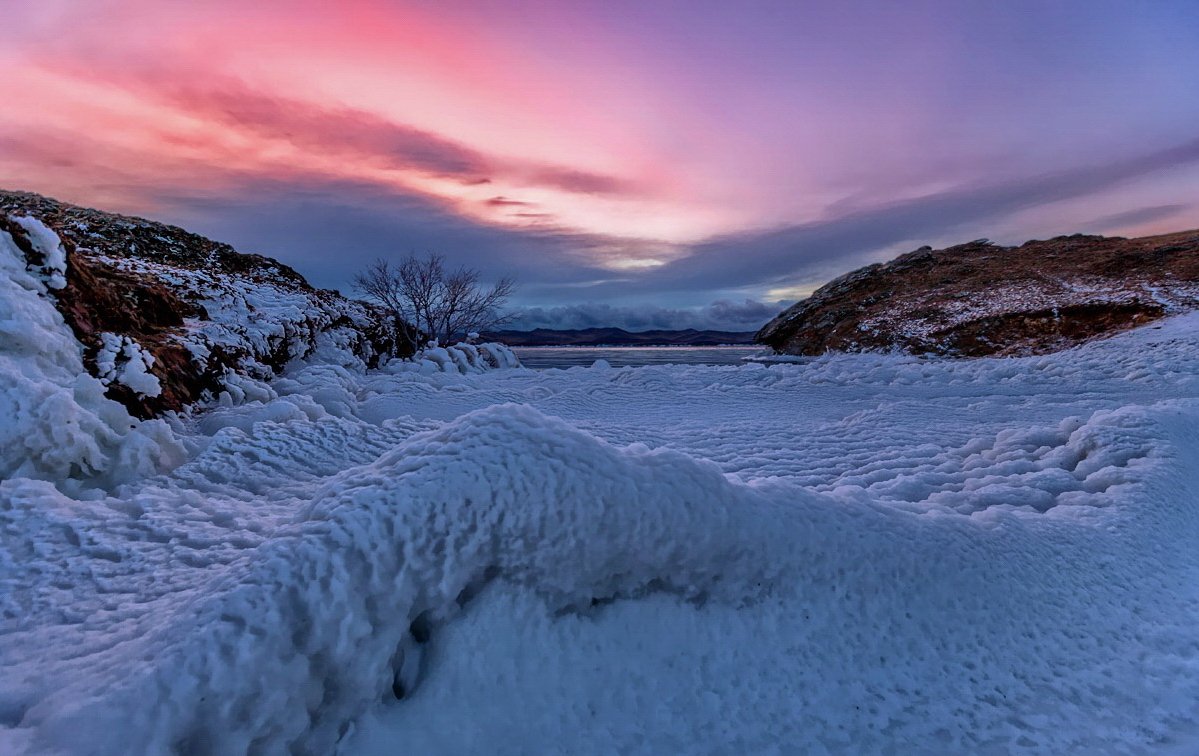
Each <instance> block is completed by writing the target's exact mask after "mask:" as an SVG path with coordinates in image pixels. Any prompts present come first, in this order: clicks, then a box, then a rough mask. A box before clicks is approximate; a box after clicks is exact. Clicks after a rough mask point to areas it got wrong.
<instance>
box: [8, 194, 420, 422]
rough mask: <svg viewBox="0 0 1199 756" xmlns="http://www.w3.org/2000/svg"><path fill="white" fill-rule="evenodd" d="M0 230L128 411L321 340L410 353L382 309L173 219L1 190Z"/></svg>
mask: <svg viewBox="0 0 1199 756" xmlns="http://www.w3.org/2000/svg"><path fill="white" fill-rule="evenodd" d="M0 233H6V234H8V235H9V236H10V237H11V238H12V240H13V242H14V243H15V244H16V246H17V247H18V248H19V249H20V250H21V251H22V252H23V253H24V255H25V258H26V261H27V265H28V266H29V268H30V269H39V270H42V271H43V274H44V275H45V276H47V291H48V292H49V296H51V297H52V298H53V299H54V303H55V306H56V308H57V309H58V311H59V312H60V313H61V314H62V316H63V319H64V320H65V321H66V323H67V324H68V325H69V326H70V327H71V330H72V331H73V332H74V334H75V337H76V338H77V339H78V340H79V342H80V344H81V345H82V350H83V358H84V364H85V366H86V368H87V369H88V371H89V372H91V374H92V375H94V376H96V377H97V378H99V379H100V380H101V381H104V382H105V384H106V385H107V387H108V396H109V398H111V399H115V400H117V401H119V402H121V403H122V404H124V405H125V406H126V407H127V408H128V409H129V411H130V412H131V413H132V414H134V415H136V416H138V417H142V418H146V417H151V416H155V415H158V414H161V413H162V412H164V411H168V410H181V409H183V408H185V407H187V406H188V405H190V404H192V403H193V402H195V401H197V400H200V399H202V398H212V397H215V396H217V395H219V394H220V392H221V391H224V390H230V387H231V386H233V387H234V388H232V390H234V391H235V390H236V388H235V384H236V377H237V376H238V375H251V376H254V377H256V378H269V377H271V375H273V374H274V372H275V371H277V370H279V369H280V368H281V367H282V366H283V365H284V364H286V363H287V362H288V361H289V360H291V359H293V358H297V357H304V356H306V355H308V354H309V353H311V352H312V351H313V350H316V349H318V348H320V346H321V345H322V343H326V342H328V343H330V344H333V345H336V346H338V347H341V348H343V349H346V350H348V351H349V352H351V353H352V354H354V355H356V356H357V357H358V358H360V359H361V360H363V361H364V362H365V363H367V364H368V365H370V366H374V365H376V364H377V363H378V362H379V361H380V360H381V359H384V358H386V357H390V356H399V357H406V356H409V355H410V354H411V349H410V348H407V347H406V346H405V345H406V344H407V343H408V342H407V340H406V339H403V338H401V339H398V340H397V339H396V337H395V330H396V329H395V327H394V325H393V324H392V322H391V319H390V317H389V316H388V315H387V314H385V313H384V312H383V311H382V310H380V309H378V308H376V307H374V306H372V305H370V304H367V303H365V302H359V301H356V300H352V299H347V298H346V297H343V296H342V295H340V294H338V293H337V292H335V291H329V290H322V289H314V288H313V287H311V286H309V284H308V282H307V281H305V280H304V277H303V276H301V275H300V274H299V273H297V272H296V271H294V270H292V269H291V268H289V267H287V266H286V265H283V264H282V263H279V262H277V261H275V260H272V259H270V258H266V257H262V256H260V255H247V254H242V253H239V252H237V251H235V250H234V249H233V248H232V247H230V246H229V245H227V244H222V243H219V242H214V241H211V240H209V239H205V238H204V237H202V236H197V235H196V234H191V233H188V232H187V231H184V230H183V229H180V228H177V227H175V226H168V225H165V224H161V223H155V222H153V221H148V220H143V219H141V218H132V217H126V216H121V215H114V214H112V213H105V212H100V211H97V210H90V209H87V208H82V207H77V206H74V205H69V204H66V203H62V202H58V201H56V200H52V199H49V198H46V197H42V196H39V195H36V194H30V193H27V192H12V191H0Z"/></svg>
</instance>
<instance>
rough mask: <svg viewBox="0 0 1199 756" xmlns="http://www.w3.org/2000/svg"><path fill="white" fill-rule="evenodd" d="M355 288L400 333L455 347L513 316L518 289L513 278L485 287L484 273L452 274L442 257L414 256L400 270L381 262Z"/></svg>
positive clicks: (359, 277) (462, 270)
mask: <svg viewBox="0 0 1199 756" xmlns="http://www.w3.org/2000/svg"><path fill="white" fill-rule="evenodd" d="M354 288H355V289H357V290H358V291H359V292H361V293H363V294H365V295H366V296H368V297H370V298H371V299H373V300H375V301H376V302H378V303H379V304H380V305H382V306H383V307H385V308H386V309H387V310H388V311H390V312H391V314H392V316H393V317H394V318H395V319H396V326H397V330H398V332H400V333H411V332H412V330H413V329H412V328H404V327H402V324H404V323H410V324H411V325H412V326H413V328H415V330H416V331H417V332H418V333H413V334H412V335H411V336H410V337H409V338H410V339H413V340H414V341H413V344H412V346H413V347H414V348H416V347H419V344H418V343H416V340H419V339H422V338H428V339H438V340H439V341H440V342H441V343H443V344H449V343H451V342H452V341H453V339H454V338H455V337H460V336H465V335H467V334H469V333H471V332H472V331H482V330H485V329H488V328H494V327H496V326H497V325H501V324H502V323H505V322H507V321H508V320H509V319H510V318H511V316H510V315H505V314H504V313H503V311H502V308H503V307H504V304H505V303H506V302H507V301H508V297H510V296H511V295H512V292H513V290H514V289H515V288H516V286H515V284H514V283H513V281H512V279H510V278H508V277H506V276H505V277H504V278H501V279H500V280H499V281H497V282H496V283H495V284H494V285H493V286H492V287H491V288H489V289H486V288H483V287H482V286H481V285H480V284H479V271H477V270H474V269H473V268H466V267H460V268H458V269H457V270H454V271H450V272H448V273H447V272H446V270H445V261H444V259H443V258H442V256H441V255H435V254H429V255H426V256H425V257H423V258H420V257H417V256H416V255H409V256H408V257H406V258H405V259H404V260H402V261H401V262H400V263H399V264H398V265H392V264H391V263H389V262H388V261H387V260H383V259H379V260H375V261H374V262H373V263H371V264H370V265H369V266H368V267H367V268H366V270H364V271H362V272H361V273H359V274H358V275H356V276H355V277H354Z"/></svg>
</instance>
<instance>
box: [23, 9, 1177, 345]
mask: <svg viewBox="0 0 1199 756" xmlns="http://www.w3.org/2000/svg"><path fill="white" fill-rule="evenodd" d="M4 13H5V22H6V23H5V25H6V27H7V28H8V33H6V34H5V35H3V41H0V70H2V71H3V72H4V73H2V74H0V97H3V101H4V102H5V108H3V109H2V110H0V186H3V187H5V188H19V189H29V190H33V191H39V192H43V193H46V194H50V195H52V196H56V197H58V198H60V199H64V200H68V201H72V202H77V203H80V204H85V205H92V206H98V207H102V208H106V209H113V210H119V211H123V212H131V213H136V214H141V215H146V216H149V217H152V218H156V219H161V220H166V221H170V222H174V223H179V224H181V225H184V226H186V227H188V228H189V229H191V230H195V231H198V232H200V233H204V234H206V235H209V236H212V237H215V238H218V239H221V240H224V241H229V242H231V243H233V244H234V245H235V246H237V247H238V248H239V249H242V250H244V251H255V252H261V253H264V254H268V255H272V256H274V257H278V258H279V259H281V260H283V261H285V262H288V263H290V264H292V265H293V266H295V267H296V268H297V269H299V270H300V271H301V272H302V273H304V274H305V275H307V276H308V277H309V278H310V279H311V280H312V281H313V282H314V283H316V284H318V285H323V286H335V287H343V286H344V285H345V284H346V282H347V281H348V280H349V279H350V277H351V276H352V274H353V272H354V270H355V269H356V268H357V267H358V266H361V265H362V264H364V263H366V262H367V261H369V260H371V259H372V258H374V257H376V256H380V255H403V254H406V253H407V252H409V251H418V252H419V251H425V250H432V251H439V252H441V253H443V254H445V255H446V256H447V257H448V258H450V259H451V260H452V261H459V262H463V263H468V264H471V265H474V266H476V267H479V268H480V269H482V270H483V272H484V274H485V275H488V276H492V275H500V274H504V273H507V274H511V275H513V276H514V277H515V278H517V280H518V281H519V282H520V284H521V289H520V295H519V300H520V301H519V303H520V304H522V305H526V306H530V307H536V308H538V309H536V310H534V311H531V312H530V313H529V317H528V318H527V319H526V324H527V325H530V326H532V325H552V324H553V323H555V322H561V323H562V324H563V325H573V326H581V325H588V324H590V325H607V324H612V325H625V326H631V327H637V326H638V324H644V325H643V326H642V327H651V326H654V327H662V326H669V325H670V324H672V323H677V324H680V325H683V324H689V325H698V326H708V327H721V326H724V327H738V328H742V327H743V328H752V327H754V324H755V321H758V320H761V319H762V314H763V312H767V311H769V309H770V308H769V307H767V308H766V309H765V310H763V309H762V308H761V307H760V306H759V305H755V304H754V303H755V302H769V303H773V302H776V301H778V300H784V299H786V300H790V299H795V298H797V297H799V296H803V295H804V294H806V293H807V292H809V291H811V289H813V288H814V287H815V286H817V285H819V284H820V283H822V282H824V281H825V280H827V279H828V278H829V277H831V276H833V275H836V274H839V273H842V272H845V271H846V270H849V269H851V268H854V267H857V266H859V265H862V264H865V263H868V262H873V261H876V260H879V259H885V258H887V257H890V256H892V255H894V254H896V253H898V252H902V251H906V250H909V249H912V248H915V247H918V246H920V245H922V244H932V245H934V246H941V245H945V244H951V243H955V242H959V241H965V240H970V239H974V238H978V237H982V236H986V237H989V238H992V239H995V240H997V241H1001V242H1005V243H1017V242H1022V241H1024V240H1026V239H1029V238H1044V237H1047V236H1052V235H1056V234H1062V233H1074V232H1080V231H1081V232H1095V233H1109V234H1110V233H1114V234H1122V235H1132V234H1142V233H1155V232H1164V231H1170V230H1179V229H1183V228H1192V227H1196V226H1199V129H1197V128H1196V124H1199V76H1196V75H1195V73H1194V72H1195V71H1197V70H1199V4H1197V3H1195V2H1193V0H1192V1H1190V2H1174V3H1171V2H1153V3H1134V2H1122V3H1111V2H1102V1H1099V2H1096V1H1094V0H1091V1H1088V2H1039V3H1023V2H1002V3H1000V2H996V3H968V2H943V3H921V2H904V3H892V2H876V3H855V2H836V3H833V2H829V3H822V4H816V3H798V2H777V3H774V2H754V3H731V2H727V3H709V2H649V3H645V2H611V1H609V2H596V3H567V2H519V1H518V0H513V1H511V2H503V3H500V2H472V3H455V2H416V3H404V2H382V1H379V0H351V1H350V2H340V3H327V2H292V3H273V2H257V3H247V2H244V0H239V1H238V2H232V1H229V0H216V1H215V2H206V3H181V2H180V3H174V2H159V1H157V0H132V1H125V2H110V1H108V0H87V1H86V2H83V1H79V2H75V1H72V0H9V2H6V3H5V11H4ZM746 300H749V302H748V303H746ZM713 302H720V303H721V304H719V305H717V306H715V307H712V306H709V305H710V304H711V303H713ZM734 303H736V304H734Z"/></svg>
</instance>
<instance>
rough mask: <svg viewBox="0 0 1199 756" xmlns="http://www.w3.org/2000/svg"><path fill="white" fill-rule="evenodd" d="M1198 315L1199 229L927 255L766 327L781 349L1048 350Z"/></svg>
mask: <svg viewBox="0 0 1199 756" xmlns="http://www.w3.org/2000/svg"><path fill="white" fill-rule="evenodd" d="M1196 308H1199V230H1195V231H1184V232H1181V233H1176V234H1167V235H1163V236H1147V237H1143V238H1139V239H1125V238H1122V237H1102V236H1084V235H1082V234H1075V235H1074V236H1059V237H1057V238H1054V239H1048V240H1045V241H1030V242H1027V243H1025V244H1022V245H1021V246H1019V247H1001V246H998V245H996V244H991V243H990V242H988V241H987V240H986V239H981V240H979V241H974V242H970V243H969V244H961V245H958V246H956V247H949V248H948V249H940V250H933V249H931V248H929V247H922V248H921V249H918V250H916V251H915V252H909V253H908V254H906V255H900V256H899V257H897V258H895V259H894V260H891V261H890V262H888V263H884V264H876V265H868V266H866V267H864V268H861V269H859V270H855V271H853V272H852V273H848V274H846V275H844V276H842V277H840V278H838V279H836V280H834V281H830V282H829V283H827V284H825V285H824V286H822V287H821V288H820V289H818V290H817V291H816V292H815V293H813V294H812V296H811V297H808V298H807V299H805V300H803V301H801V302H798V303H796V304H794V305H792V306H791V307H789V308H787V309H786V310H785V311H783V312H782V313H781V314H779V315H778V316H777V317H776V318H774V319H773V320H772V321H770V322H769V323H767V324H766V325H765V326H764V327H763V328H762V329H761V330H760V331H759V332H758V334H757V340H758V341H759V342H761V343H763V344H766V345H768V346H770V347H772V348H774V349H775V350H776V351H777V352H779V353H785V354H791V355H809V356H812V355H818V354H823V353H824V352H826V351H849V352H859V351H905V352H910V353H914V354H943V355H953V356H964V357H979V356H987V355H1027V354H1041V353H1046V352H1053V351H1056V350H1059V349H1064V348H1067V347H1070V346H1074V345H1077V344H1079V343H1081V342H1084V341H1087V340H1088V339H1092V338H1097V337H1102V336H1110V335H1111V334H1113V333H1118V332H1120V331H1122V330H1126V329H1128V328H1134V327H1136V326H1139V325H1144V324H1145V323H1149V322H1151V321H1153V320H1156V319H1158V318H1161V317H1165V316H1167V315H1174V314H1178V313H1181V312H1187V311H1190V310H1194V309H1196Z"/></svg>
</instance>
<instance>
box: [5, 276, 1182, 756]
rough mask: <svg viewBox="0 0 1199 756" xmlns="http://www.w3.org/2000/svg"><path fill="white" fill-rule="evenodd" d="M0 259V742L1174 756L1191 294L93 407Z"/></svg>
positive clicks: (329, 371)
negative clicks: (966, 348)
mask: <svg viewBox="0 0 1199 756" xmlns="http://www.w3.org/2000/svg"><path fill="white" fill-rule="evenodd" d="M5 273H6V277H5V278H3V279H0V280H3V281H4V285H5V286H8V287H9V288H8V289H6V290H5V292H4V295H3V297H0V308H7V309H3V310H0V339H3V340H2V341H0V347H2V350H0V380H3V384H2V386H0V387H2V388H3V393H2V394H0V407H3V408H4V412H5V419H6V420H7V418H9V417H14V416H15V417H17V418H18V419H19V420H20V426H19V427H20V428H22V429H23V430H22V431H21V432H20V433H17V432H15V431H11V430H9V428H10V427H12V426H10V425H9V424H8V423H5V424H4V425H3V426H2V427H0V433H3V434H8V435H5V436H4V437H3V441H4V447H3V453H2V455H0V462H3V464H4V465H5V466H4V467H3V468H2V469H0V474H2V478H3V480H2V481H0V669H3V675H2V676H0V752H3V753H14V754H18V753H38V754H42V753H51V754H55V753H58V754H140V753H154V754H157V753H172V752H179V753H196V754H209V753H211V754H235V753H244V752H252V753H286V752H291V753H306V754H308V753H310V754H328V753H333V752H338V753H342V754H347V755H363V754H400V753H412V754H473V753H499V754H526V753H581V754H611V753H646V754H661V753H704V754H711V753H720V754H724V753H728V754H740V753H779V754H790V753H847V754H865V753H903V754H908V753H1054V754H1059V753H1080V754H1083V753H1085V754H1090V753H1129V754H1139V753H1157V752H1184V753H1185V752H1188V751H1190V752H1193V751H1194V750H1195V749H1196V747H1199V740H1195V739H1194V738H1195V730H1194V728H1193V727H1192V725H1191V723H1192V722H1193V721H1194V720H1195V718H1196V715H1199V569H1197V568H1199V557H1197V556H1196V549H1195V546H1196V544H1197V543H1199V508H1197V506H1196V505H1197V504H1199V501H1197V497H1199V317H1197V316H1182V317H1178V318H1173V319H1171V320H1168V321H1164V322H1162V324H1161V325H1160V326H1157V327H1150V328H1145V329H1141V330H1138V331H1133V332H1129V333H1126V334H1124V335H1121V336H1119V337H1116V338H1113V339H1110V340H1107V341H1103V342H1097V343H1094V344H1091V345H1088V346H1086V347H1083V348H1080V349H1076V350H1073V351H1070V352H1066V353H1062V354H1059V355H1056V356H1048V357H1036V358H1023V359H997V360H977V361H969V362H965V361H941V360H923V359H915V358H905V357H896V356H881V355H849V356H836V357H824V358H819V359H813V360H809V361H806V362H804V363H802V364H778V365H770V366H766V365H762V364H751V365H745V366H687V367H672V366H654V367H643V368H623V369H613V368H610V367H606V366H604V365H597V366H595V367H590V368H572V369H569V370H546V371H531V370H524V369H507V370H489V371H479V372H476V371H474V370H471V369H466V368H464V367H463V365H464V364H465V365H467V366H468V367H469V365H471V364H474V365H476V366H479V365H482V364H484V363H485V362H486V363H488V364H492V366H493V367H494V366H495V364H493V363H498V362H500V361H501V360H502V359H507V358H506V357H502V356H495V355H492V356H491V357H488V356H487V355H486V354H482V353H480V352H479V351H478V350H476V351H475V352H474V357H473V359H474V362H472V356H471V354H472V353H471V351H470V350H460V351H459V352H458V353H457V354H455V353H453V351H452V350H447V351H446V352H445V354H444V355H443V354H441V353H439V352H438V353H426V355H425V359H424V361H422V362H415V363H391V364H390V365H389V366H387V367H385V368H383V369H380V370H375V371H366V370H364V369H363V368H362V366H361V363H355V362H354V361H353V360H348V359H339V358H338V355H339V354H341V353H339V352H337V351H336V348H335V347H334V346H333V345H325V346H324V347H322V348H320V349H317V350H316V351H315V352H314V353H313V354H312V355H309V356H308V357H307V361H303V362H295V363H293V364H292V365H291V366H290V367H289V368H288V369H287V370H286V371H285V372H284V373H283V375H282V376H281V377H280V378H278V379H277V380H275V381H274V382H272V383H270V384H262V383H258V382H256V381H252V380H249V379H247V380H246V381H244V384H242V385H238V384H236V383H231V384H230V387H231V391H230V392H227V393H226V394H225V395H224V396H223V397H222V402H221V405H222V406H217V407H215V408H213V409H211V410H209V411H207V412H204V413H199V414H197V415H196V416H195V417H194V418H182V419H181V418H173V419H171V421H170V422H169V423H168V422H166V421H152V422H151V423H138V422H137V421H135V420H129V419H126V420H124V421H123V422H124V423H125V425H124V426H122V425H121V424H120V423H118V422H116V421H115V420H114V419H113V418H118V416H117V415H116V414H114V413H115V412H116V410H115V409H114V407H118V408H119V405H114V404H113V403H111V402H109V403H108V404H105V402H107V400H105V399H103V397H102V393H101V392H100V388H101V384H100V383H99V381H95V380H93V379H87V380H84V379H77V380H76V379H74V378H72V375H74V374H77V373H78V372H79V370H78V366H77V364H76V363H74V362H72V360H78V358H79V357H78V353H77V352H72V351H71V349H70V348H69V346H70V345H69V344H67V343H66V342H65V341H63V342H62V343H60V342H58V341H54V340H52V339H51V340H47V339H49V336H47V335H46V334H49V335H53V334H56V333H57V334H59V335H60V336H61V320H59V321H57V322H56V321H55V320H54V317H53V312H54V311H53V309H52V308H51V309H50V310H49V311H48V312H47V311H46V310H45V308H39V306H38V305H39V303H44V299H40V297H42V296H43V295H44V294H45V291H44V283H42V282H41V281H40V280H39V279H38V278H37V277H36V276H34V275H33V274H28V273H26V272H25V271H20V270H15V269H14V270H11V271H6V272H5ZM22 308H24V309H22ZM18 321H19V322H22V323H24V322H31V321H33V322H36V323H37V327H38V328H41V329H42V330H43V331H44V333H42V332H39V333H41V336H38V337H37V338H36V339H35V338H33V337H30V336H29V335H28V333H27V330H26V331H21V330H20V328H18V327H17V326H14V325H12V324H13V323H17V322H18ZM22 334H25V335H24V336H23V335H22ZM38 347H40V348H38ZM67 363H70V364H67ZM37 392H41V393H37ZM30 397H33V398H30ZM39 397H43V398H42V399H39ZM110 405H112V406H110ZM12 413H16V414H15V415H14V414H12ZM37 429H41V430H40V431H38V432H40V433H41V434H42V436H39V435H38V432H35V431H37ZM59 435H61V436H62V440H61V441H59V442H57V444H56V443H53V441H54V439H56V438H57V437H58V436H59ZM43 436H44V438H43ZM89 438H91V439H94V445H93V446H89V445H88V444H86V443H85V440H86V439H89ZM135 452H136V453H135ZM126 459H128V460H133V462H129V463H128V464H126V462H125V461H124V460H126ZM134 462H136V463H134ZM397 696H398V697H399V698H398V699H397Z"/></svg>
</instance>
